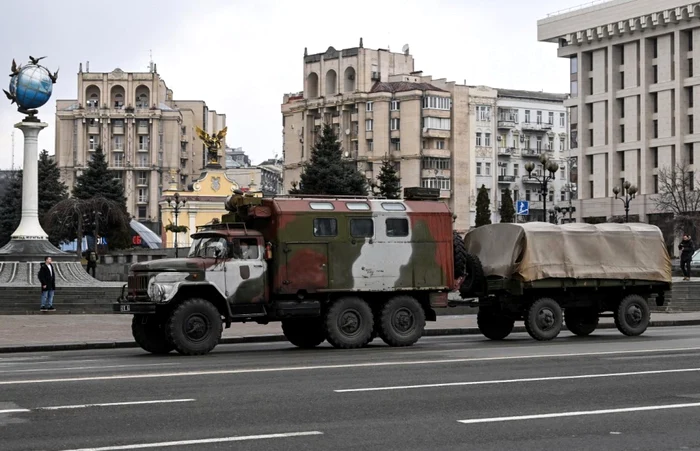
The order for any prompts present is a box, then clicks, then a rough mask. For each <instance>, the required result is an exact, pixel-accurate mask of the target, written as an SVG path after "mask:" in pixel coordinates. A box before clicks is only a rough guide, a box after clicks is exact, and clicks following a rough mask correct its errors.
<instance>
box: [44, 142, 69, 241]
mask: <svg viewBox="0 0 700 451" xmlns="http://www.w3.org/2000/svg"><path fill="white" fill-rule="evenodd" d="M67 198H68V187H66V184H65V183H63V182H62V181H61V172H60V171H59V169H58V166H57V165H56V162H54V161H52V160H51V159H50V158H49V153H48V152H47V151H46V149H44V150H42V151H41V153H40V154H39V222H40V223H41V226H42V227H43V228H44V231H45V232H46V233H48V234H49V241H51V242H52V243H53V244H54V245H58V243H59V241H61V239H62V238H63V237H62V236H60V234H57V233H55V232H54V231H53V230H50V228H49V227H47V223H46V214H47V213H48V212H49V210H51V208H53V206H54V205H56V204H57V203H59V202H60V201H62V200H64V199H67Z"/></svg>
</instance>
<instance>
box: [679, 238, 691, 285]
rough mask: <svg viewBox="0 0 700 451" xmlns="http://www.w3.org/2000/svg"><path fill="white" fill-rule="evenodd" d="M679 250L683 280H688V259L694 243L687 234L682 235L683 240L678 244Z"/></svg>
mask: <svg viewBox="0 0 700 451" xmlns="http://www.w3.org/2000/svg"><path fill="white" fill-rule="evenodd" d="M678 249H680V251H681V271H683V280H690V260H691V259H692V258H693V253H694V252H695V245H694V244H693V240H691V239H690V236H689V235H683V241H681V244H679V245H678Z"/></svg>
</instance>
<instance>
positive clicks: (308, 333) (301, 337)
mask: <svg viewBox="0 0 700 451" xmlns="http://www.w3.org/2000/svg"><path fill="white" fill-rule="evenodd" d="M282 333H284V336H285V337H287V340H289V342H290V343H291V344H293V345H294V346H297V347H299V348H305V349H310V348H315V347H316V346H318V345H320V344H321V343H323V342H324V341H325V340H326V332H325V330H324V329H323V321H322V320H321V319H320V318H300V319H285V320H283V321H282Z"/></svg>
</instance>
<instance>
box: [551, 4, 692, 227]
mask: <svg viewBox="0 0 700 451" xmlns="http://www.w3.org/2000/svg"><path fill="white" fill-rule="evenodd" d="M698 17H700V3H698V2H692V1H681V0H664V1H663V2H661V1H658V0H614V1H609V2H604V3H599V4H597V5H595V6H590V7H585V8H578V9H573V10H568V11H564V12H561V13H555V14H551V15H550V16H549V17H547V18H545V19H542V20H540V21H539V22H538V40H539V41H542V42H551V43H556V44H558V50H557V52H558V55H559V57H562V58H568V59H569V61H570V86H571V93H570V94H571V98H570V99H569V100H567V101H565V102H564V104H565V106H566V107H567V108H568V110H569V116H570V122H571V125H570V144H571V148H572V153H573V154H574V155H576V156H577V157H578V163H579V171H578V176H579V201H578V202H577V206H578V211H577V216H578V217H579V218H582V219H583V220H584V221H588V222H598V221H604V220H606V218H610V217H611V216H618V215H623V214H624V210H623V204H622V203H621V202H620V201H619V200H616V199H614V197H613V191H612V190H613V188H614V187H615V186H620V185H622V183H623V182H624V181H629V182H631V183H632V184H634V185H636V186H637V187H638V189H639V193H638V195H637V197H636V199H634V200H633V201H632V202H631V204H630V216H631V220H632V219H634V220H636V219H637V218H638V220H640V221H643V222H650V223H654V224H658V225H660V226H661V225H662V224H663V223H665V222H666V221H665V219H664V218H662V216H663V215H662V213H663V212H660V211H659V209H658V208H657V206H656V204H655V202H654V198H655V194H657V193H658V189H659V187H658V175H659V171H660V170H663V168H669V167H671V166H674V165H675V164H677V163H681V162H685V163H687V164H689V165H690V166H689V171H690V172H691V173H694V172H695V171H696V168H695V163H694V161H695V160H696V159H697V158H698V157H700V155H699V154H698V152H700V114H695V112H696V109H697V107H696V105H699V104H700V86H699V85H700V21H698ZM696 99H697V100H696ZM670 233H671V234H672V233H673V231H672V230H671V231H670ZM667 240H668V233H667Z"/></svg>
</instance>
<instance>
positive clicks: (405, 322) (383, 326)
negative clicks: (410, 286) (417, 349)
mask: <svg viewBox="0 0 700 451" xmlns="http://www.w3.org/2000/svg"><path fill="white" fill-rule="evenodd" d="M379 323H380V329H379V336H380V337H381V339H382V340H384V343H386V344H388V345H389V346H395V347H398V346H411V345H412V344H414V343H415V342H417V341H418V340H419V339H420V337H421V336H422V335H423V330H424V329H425V312H424V311H423V307H422V306H421V305H420V303H419V302H418V301H417V300H416V299H414V298H412V297H411V296H396V297H395V298H393V299H391V300H390V301H389V302H387V303H386V304H385V305H384V308H383V309H382V313H381V315H380V316H379Z"/></svg>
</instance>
